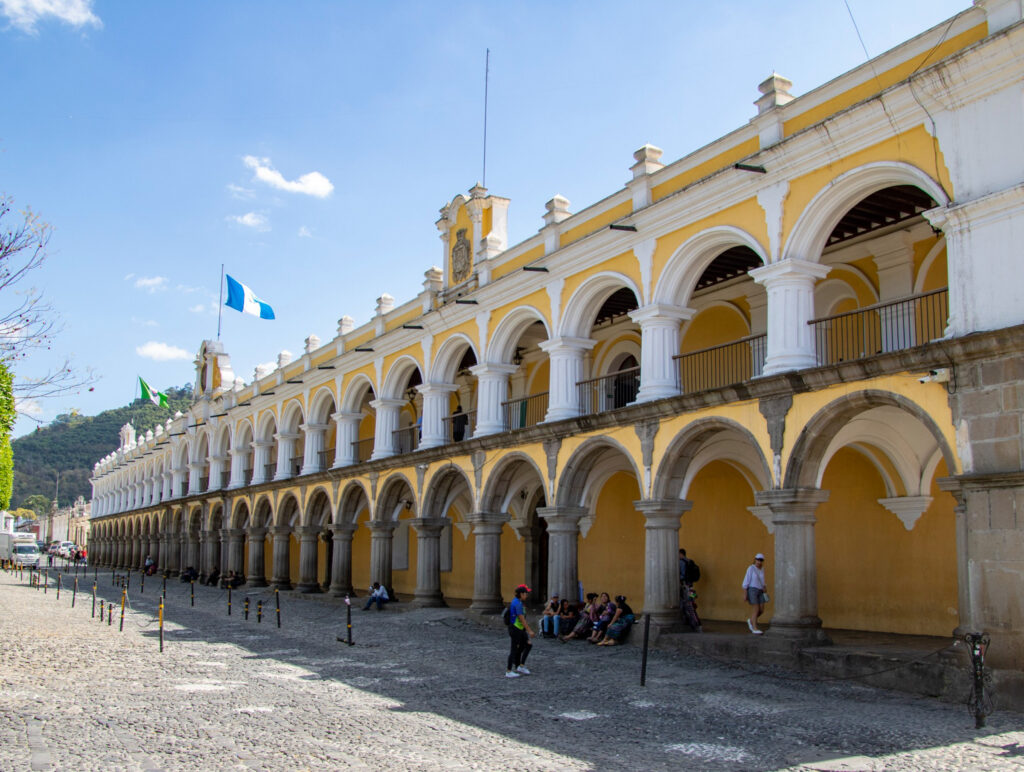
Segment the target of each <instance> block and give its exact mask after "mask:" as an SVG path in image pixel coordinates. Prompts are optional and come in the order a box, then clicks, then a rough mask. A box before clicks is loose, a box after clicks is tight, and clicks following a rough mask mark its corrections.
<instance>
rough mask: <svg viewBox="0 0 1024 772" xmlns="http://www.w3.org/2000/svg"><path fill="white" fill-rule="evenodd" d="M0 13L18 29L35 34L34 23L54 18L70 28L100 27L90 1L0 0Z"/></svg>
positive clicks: (100, 24)
mask: <svg viewBox="0 0 1024 772" xmlns="http://www.w3.org/2000/svg"><path fill="white" fill-rule="evenodd" d="M0 13H2V14H3V15H4V16H6V17H7V18H8V19H10V21H11V24H13V25H14V26H15V27H17V28H18V29H20V30H22V31H23V32H27V33H29V34H35V31H36V23H37V22H39V21H43V20H46V19H50V18H55V19H57V20H59V21H62V22H64V23H65V24H70V25H71V26H72V27H84V26H86V25H90V26H93V27H102V26H103V22H102V21H100V19H99V17H98V16H97V15H96V14H94V13H93V12H92V0H0Z"/></svg>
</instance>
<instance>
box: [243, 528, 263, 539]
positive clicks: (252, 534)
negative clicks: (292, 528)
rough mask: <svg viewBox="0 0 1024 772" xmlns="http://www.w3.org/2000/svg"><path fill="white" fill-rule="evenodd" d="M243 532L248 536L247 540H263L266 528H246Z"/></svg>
mask: <svg viewBox="0 0 1024 772" xmlns="http://www.w3.org/2000/svg"><path fill="white" fill-rule="evenodd" d="M245 530H246V532H247V533H248V534H249V538H250V539H253V540H258V539H265V538H266V536H267V529H266V528H247V529H245Z"/></svg>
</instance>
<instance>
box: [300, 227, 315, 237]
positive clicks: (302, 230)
mask: <svg viewBox="0 0 1024 772" xmlns="http://www.w3.org/2000/svg"><path fill="white" fill-rule="evenodd" d="M299 238H300V239H311V238H313V233H312V231H310V230H309V228H307V227H306V226H305V225H303V226H302V227H301V228H299Z"/></svg>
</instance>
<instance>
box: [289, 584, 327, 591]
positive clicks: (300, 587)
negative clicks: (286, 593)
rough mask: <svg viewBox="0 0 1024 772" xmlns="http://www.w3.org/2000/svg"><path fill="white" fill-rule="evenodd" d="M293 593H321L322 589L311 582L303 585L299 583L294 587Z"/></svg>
mask: <svg viewBox="0 0 1024 772" xmlns="http://www.w3.org/2000/svg"><path fill="white" fill-rule="evenodd" d="M295 591H296V592H301V593H311V592H323V589H322V588H321V587H320V585H319V584H317V583H316V582H313V583H312V584H303V583H302V582H300V583H299V584H297V585H295Z"/></svg>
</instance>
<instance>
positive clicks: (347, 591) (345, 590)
mask: <svg viewBox="0 0 1024 772" xmlns="http://www.w3.org/2000/svg"><path fill="white" fill-rule="evenodd" d="M329 592H330V593H331V597H332V598H344V597H345V596H346V595H348V596H349V597H350V598H354V597H355V594H356V593H355V590H354V589H353V588H351V587H340V586H339V587H335V586H333V585H332V586H331V588H330V590H329Z"/></svg>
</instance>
